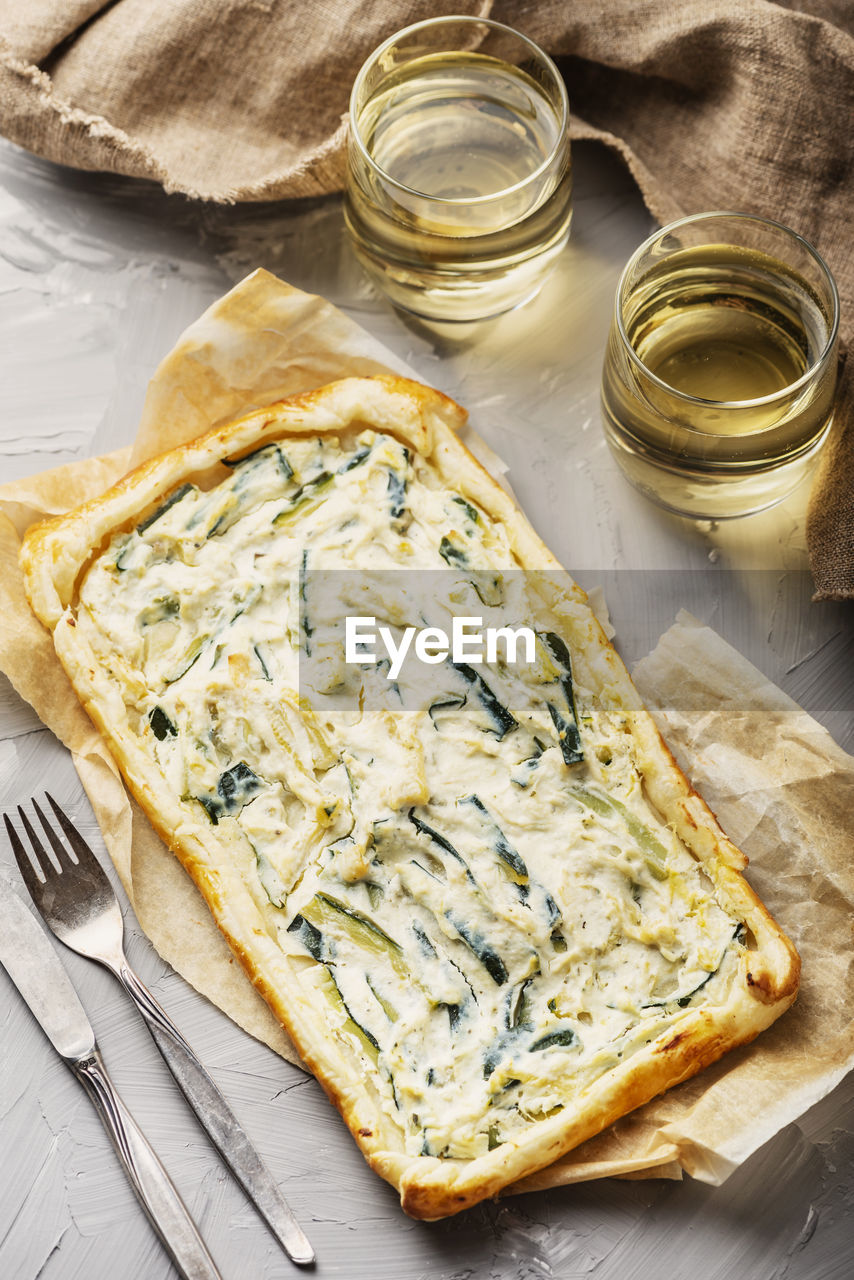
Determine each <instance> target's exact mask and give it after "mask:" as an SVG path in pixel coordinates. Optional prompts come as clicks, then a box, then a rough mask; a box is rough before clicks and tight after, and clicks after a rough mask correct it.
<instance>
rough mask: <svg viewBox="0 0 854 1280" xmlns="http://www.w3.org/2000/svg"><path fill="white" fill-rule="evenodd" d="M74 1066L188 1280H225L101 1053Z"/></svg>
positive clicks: (143, 1202) (141, 1199)
mask: <svg viewBox="0 0 854 1280" xmlns="http://www.w3.org/2000/svg"><path fill="white" fill-rule="evenodd" d="M69 1065H70V1066H71V1070H72V1071H73V1072H74V1074H75V1075H76V1077H77V1079H78V1080H79V1081H80V1083H81V1084H82V1085H83V1088H84V1089H85V1090H86V1092H87V1093H88V1095H89V1097H90V1098H91V1099H92V1102H93V1103H94V1105H95V1110H96V1111H97V1112H98V1115H99V1117H100V1120H101V1123H102V1124H103V1126H104V1128H105V1129H106V1131H107V1133H108V1135H109V1137H110V1141H111V1142H112V1144H113V1146H114V1147H115V1149H116V1152H117V1154H118V1157H119V1159H120V1160H121V1162H122V1164H123V1165H124V1168H125V1172H126V1173H127V1176H128V1178H129V1179H130V1182H131V1185H132V1186H133V1189H134V1191H135V1192H136V1195H137V1198H138V1200H139V1202H140V1204H141V1205H142V1207H143V1209H144V1210H145V1212H146V1214H147V1216H148V1218H149V1220H150V1222H151V1225H152V1226H153V1227H154V1230H155V1231H156V1232H157V1234H158V1235H159V1237H160V1239H161V1240H162V1241H163V1244H164V1246H165V1248H166V1251H167V1252H168V1254H169V1256H170V1257H171V1258H172V1261H173V1262H174V1263H175V1266H176V1267H177V1268H178V1271H179V1272H180V1273H181V1275H182V1276H183V1277H184V1280H222V1276H221V1275H220V1273H219V1271H218V1270H217V1267H216V1264H215V1262H214V1260H213V1258H212V1257H211V1256H210V1254H209V1253H208V1251H207V1249H206V1248H205V1245H204V1241H203V1240H202V1238H201V1236H200V1235H199V1233H198V1231H197V1230H196V1227H195V1224H194V1222H193V1220H192V1218H191V1217H190V1215H189V1213H188V1212H187V1209H186V1207H185V1205H184V1202H183V1201H182V1199H181V1197H180V1196H179V1194H178V1192H177V1190H176V1189H175V1186H174V1185H173V1183H172V1181H171V1179H170V1177H169V1175H168V1173H167V1172H166V1170H165V1169H164V1168H163V1165H162V1164H161V1163H160V1161H159V1160H158V1159H157V1156H156V1155H155V1154H154V1152H153V1151H152V1149H151V1147H150V1146H149V1145H148V1142H147V1141H146V1139H145V1137H144V1136H143V1133H142V1131H141V1129H140V1128H139V1126H138V1125H137V1123H136V1121H135V1120H134V1118H133V1116H132V1115H131V1114H130V1112H129V1111H128V1109H127V1107H126V1106H125V1104H124V1103H123V1102H122V1100H121V1098H120V1097H119V1095H118V1093H117V1092H116V1090H115V1087H114V1085H113V1082H112V1080H111V1079H110V1077H109V1076H108V1074H107V1069H106V1067H105V1066H104V1063H103V1061H102V1059H101V1055H100V1053H99V1052H98V1050H97V1049H95V1050H93V1052H92V1053H91V1054H87V1055H86V1057H85V1058H80V1059H77V1060H76V1061H73V1062H71V1063H70V1064H69Z"/></svg>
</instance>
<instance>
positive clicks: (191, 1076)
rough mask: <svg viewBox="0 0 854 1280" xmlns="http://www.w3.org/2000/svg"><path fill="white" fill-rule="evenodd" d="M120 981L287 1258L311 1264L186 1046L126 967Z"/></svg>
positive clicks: (256, 1160)
mask: <svg viewBox="0 0 854 1280" xmlns="http://www.w3.org/2000/svg"><path fill="white" fill-rule="evenodd" d="M118 978H119V980H120V982H121V983H122V985H123V986H124V988H125V990H126V991H127V992H128V994H129V995H130V997H131V998H132V999H133V1000H134V1002H135V1003H136V1006H137V1008H138V1009H139V1011H140V1013H141V1014H142V1016H143V1017H144V1018H145V1021H146V1023H147V1025H148V1029H149V1031H150V1032H151V1035H152V1038H153V1040H154V1043H155V1044H156V1045H157V1047H158V1049H159V1050H160V1052H161V1053H162V1055H163V1057H164V1059H165V1061H166V1065H167V1066H168V1067H169V1070H170V1071H171V1072H172V1074H173V1076H174V1077H175V1079H176V1081H177V1083H178V1087H179V1088H180V1090H181V1092H182V1093H183V1095H184V1097H185V1098H186V1099H187V1101H188V1102H189V1104H190V1106H191V1107H192V1108H193V1110H194V1111H195V1113H196V1116H197V1117H198V1120H199V1123H200V1124H201V1125H202V1127H203V1128H204V1129H205V1131H206V1132H207V1134H208V1136H209V1137H210V1139H211V1141H212V1142H213V1144H214V1146H215V1147H216V1148H217V1150H218V1151H219V1152H220V1153H221V1154H222V1156H223V1158H224V1159H225V1160H226V1162H227V1164H228V1166H229V1168H230V1169H231V1171H232V1173H233V1174H234V1176H235V1178H236V1179H237V1181H238V1182H239V1183H240V1185H241V1186H242V1187H243V1190H244V1191H245V1192H246V1194H247V1196H248V1197H249V1199H250V1200H251V1201H252V1203H253V1204H254V1205H255V1207H256V1208H257V1209H258V1212H259V1213H260V1214H261V1216H262V1217H263V1218H264V1220H265V1222H266V1223H267V1225H268V1226H269V1228H270V1230H271V1231H272V1232H273V1235H274V1236H275V1237H276V1239H277V1240H278V1241H279V1243H280V1244H281V1246H282V1248H283V1249H284V1250H285V1252H286V1253H287V1255H288V1257H289V1258H290V1259H291V1261H292V1262H297V1263H300V1264H301V1265H303V1266H304V1265H307V1264H308V1263H311V1262H313V1261H314V1250H313V1249H312V1247H311V1245H310V1244H309V1242H308V1239H307V1238H306V1236H305V1234H304V1233H303V1230H302V1228H301V1227H300V1225H299V1223H298V1222H297V1220H296V1218H295V1217H294V1215H293V1213H292V1212H291V1209H290V1207H289V1205H288V1203H287V1201H286V1200H285V1198H284V1196H283V1195H282V1193H281V1191H280V1190H279V1187H278V1184H277V1183H276V1181H275V1180H274V1178H273V1176H272V1174H271V1173H270V1171H269V1170H268V1169H267V1167H266V1165H265V1164H264V1163H263V1161H262V1160H261V1157H260V1156H259V1154H258V1152H257V1151H256V1150H255V1148H254V1147H253V1145H252V1143H251V1142H250V1140H249V1138H248V1136H247V1134H246V1133H245V1132H244V1130H243V1128H242V1126H241V1124H240V1121H239V1120H238V1119H237V1116H236V1115H235V1114H234V1112H233V1111H232V1110H231V1108H230V1107H229V1105H228V1103H227V1102H226V1100H225V1098H224V1097H223V1095H222V1093H221V1092H220V1091H219V1089H218V1088H217V1086H216V1085H215V1084H214V1082H213V1080H212V1079H211V1077H210V1076H209V1075H208V1073H207V1071H206V1070H205V1068H204V1067H203V1066H202V1064H201V1062H200V1061H199V1059H198V1058H197V1057H196V1055H195V1053H194V1052H193V1050H192V1049H191V1047H190V1045H189V1044H188V1043H187V1041H186V1040H185V1039H184V1037H183V1036H182V1035H181V1032H180V1031H179V1030H178V1028H177V1027H176V1026H175V1024H174V1022H173V1021H172V1019H171V1018H170V1017H169V1015H168V1014H167V1013H166V1012H165V1010H164V1009H162V1008H161V1007H160V1005H159V1004H158V1003H157V1001H156V1000H155V998H154V996H153V995H152V994H151V992H150V991H149V990H148V987H146V985H145V983H144V982H143V981H142V979H141V978H139V977H138V976H137V974H136V973H134V971H133V969H131V967H130V965H128V964H123V965H122V966H121V968H120V969H119V970H118Z"/></svg>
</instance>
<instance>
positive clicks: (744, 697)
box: [0, 271, 854, 1189]
mask: <svg viewBox="0 0 854 1280" xmlns="http://www.w3.org/2000/svg"><path fill="white" fill-rule="evenodd" d="M389 368H391V369H392V370H393V371H394V372H400V371H401V369H400V365H399V363H398V362H397V361H395V359H394V357H392V356H391V355H390V354H389V353H388V352H386V351H384V349H383V348H382V347H381V346H380V345H379V344H378V343H377V342H376V341H375V340H374V339H372V338H371V337H370V336H369V335H368V334H366V333H364V331H363V330H361V329H359V328H358V326H356V325H355V324H353V323H352V321H350V320H348V319H347V318H346V317H345V316H343V315H342V314H341V313H340V312H338V311H336V310H335V308H334V307H332V306H330V305H329V304H328V303H326V302H324V301H323V300H322V299H320V298H315V297H310V296H308V295H306V294H304V293H300V292H299V291H298V290H295V289H291V288H289V287H288V286H287V285H285V284H282V282H281V281H278V280H276V279H275V277H273V276H270V275H269V274H267V273H266V272H263V271H258V272H255V273H254V274H253V275H251V276H250V277H248V278H247V279H246V280H244V281H243V282H242V283H241V284H240V285H238V286H237V287H236V288H235V289H233V290H232V291H231V292H230V293H229V294H228V295H226V297H225V298H223V299H221V300H220V301H219V302H218V303H216V304H215V305H214V306H213V307H211V308H210V309H209V310H208V311H207V312H206V313H205V314H204V315H203V316H202V317H201V319H200V320H198V321H197V322H196V323H195V324H194V325H192V326H191V327H190V329H189V330H188V331H187V332H186V333H185V334H184V335H183V337H182V338H181V339H180V341H179V342H178V344H177V345H176V347H175V349H174V350H173V351H172V352H171V353H170V355H168V356H167V357H166V359H165V360H164V362H163V363H162V365H161V366H160V368H159V369H158V370H157V372H156V374H155V376H154V379H153V381H152V383H151V386H150V389H149V394H148V397H147V400H146V405H145V410H144V413H143V420H142V423H141V424H140V429H139V432H138V434H137V438H136V442H135V444H134V448H133V458H134V459H135V460H136V461H139V460H141V459H143V458H147V457H150V456H151V455H152V454H154V453H156V452H158V451H159V450H161V449H163V448H165V447H166V446H167V445H175V444H178V443H180V442H181V441H182V440H186V439H189V438H191V437H192V436H194V435H197V434H198V433H199V432H201V431H203V430H205V429H206V428H208V427H212V426H214V425H215V424H216V423H218V422H221V421H222V420H223V419H224V418H226V417H228V416H229V415H230V414H233V413H234V412H235V411H236V410H237V409H239V408H243V407H247V406H248V404H249V403H250V402H251V403H254V404H258V405H261V404H267V403H270V402H271V401H272V400H273V399H275V398H276V397H278V396H282V395H284V394H286V393H287V392H289V391H297V390H305V389H307V388H309V387H311V386H317V385H319V384H320V383H322V382H325V381H327V380H329V379H330V378H334V377H336V376H344V375H346V374H351V373H361V374H370V373H377V372H384V371H387V370H388V369H389ZM466 443H471V442H470V440H469V439H467V440H466ZM485 460H486V461H487V465H489V463H488V455H486V459H485ZM130 462H131V455H130V452H129V451H128V450H123V451H122V452H121V453H120V454H114V455H112V456H111V457H109V458H104V459H94V460H88V461H85V462H78V463H73V464H71V465H70V466H66V467H62V468H60V469H59V470H58V471H54V472H46V473H44V474H43V475H40V476H35V477H32V478H31V479H30V480H26V481H21V482H19V483H16V484H14V485H6V486H3V487H2V488H0V614H2V617H3V626H2V627H0V670H3V671H5V672H6V674H7V675H8V676H9V677H10V679H11V680H12V682H13V683H14V685H15V687H16V688H17V689H18V691H19V692H20V693H21V694H22V695H23V697H25V698H26V699H27V700H28V701H29V702H30V703H31V704H32V705H33V706H34V707H35V709H36V711H37V712H38V714H39V715H40V716H41V718H42V720H43V721H44V722H45V724H47V725H48V726H49V727H50V728H51V729H52V730H53V731H54V733H56V735H57V736H58V737H59V738H60V739H61V740H62V741H63V742H64V743H65V744H66V745H67V746H68V747H69V748H70V749H71V750H72V751H73V752H74V755H75V763H76V765H77V769H78V772H79V774H80V777H81V779H82V781H83V784H84V786H85V788H86V790H87V793H88V795H89V798H90V800H91V801H92V805H93V808H94V810H95V813H96V815H97V817H98V821H99V824H100V826H101V829H102V831H103V833H104V837H105V840H106V842H107V846H108V848H109V850H110V854H111V856H112V858H113V860H114V862H115V864H116V867H117V869H118V871H119V874H120V876H121V878H122V881H123V884H124V886H125V888H126V890H127V892H128V895H129V896H130V898H131V901H132V903H133V906H134V910H135V912H136V915H137V918H138V920H139V922H140V925H141V926H142V928H143V929H144V930H145V932H146V933H147V934H148V936H149V937H150V938H151V940H152V941H153V942H154V944H155V946H156V947H157V949H158V951H159V952H160V954H161V955H162V956H163V957H164V958H165V959H166V960H168V961H169V962H170V963H171V964H172V965H173V966H174V967H175V968H176V969H177V970H178V971H179V972H180V973H182V974H183V975H184V976H185V977H186V978H187V979H188V980H189V981H190V982H191V983H193V985H194V986H195V987H196V988H197V989H198V990H199V991H201V992H203V993H204V994H205V995H206V996H208V998H209V999H211V1000H212V1001H214V1002H215V1003H216V1004H217V1005H218V1006H219V1007H220V1008H222V1009H224V1010H225V1012H226V1013H228V1014H229V1016H230V1017H232V1018H233V1019H234V1020H235V1021H236V1022H237V1023H239V1024H240V1025H241V1026H243V1027H244V1028H246V1029H247V1030H248V1031H250V1032H251V1033H252V1034H253V1035H255V1036H257V1037H258V1038H259V1039H261V1040H264V1041H265V1042H266V1043H268V1044H270V1045H271V1046H272V1047H273V1048H274V1049H276V1050H277V1051H278V1052H279V1053H281V1054H282V1055H283V1056H284V1057H287V1058H290V1059H291V1060H293V1058H294V1053H293V1049H292V1047H291V1045H290V1042H289V1041H288V1040H287V1037H286V1036H285V1034H284V1032H283V1031H282V1028H281V1027H280V1026H279V1025H278V1023H277V1022H276V1021H275V1019H274V1018H273V1016H272V1014H271V1013H270V1011H269V1010H268V1009H267V1007H266V1005H264V1004H263V1002H262V1001H261V999H260V997H259V996H258V994H257V992H256V991H255V990H254V988H253V987H252V985H251V983H250V982H249V981H248V979H247V978H245V976H244V974H243V972H242V970H241V969H240V967H239V965H238V964H237V963H236V962H235V961H234V959H233V957H232V956H231V955H230V953H229V951H228V949H227V947H226V945H225V943H224V941H223V939H222V938H221V936H220V934H219V933H218V931H217V929H216V928H215V926H214V924H213V921H212V919H211V917H210V916H209V914H208V912H207V908H206V907H205V905H204V903H203V902H202V900H201V898H200V896H199V894H198V893H197V892H196V890H195V888H194V886H193V884H192V883H191V881H190V880H189V878H188V877H187V876H186V875H185V874H184V872H183V870H182V868H181V867H180V865H179V864H178V862H177V860H176V859H175V858H173V857H172V855H171V854H170V853H169V852H168V851H167V849H166V848H165V847H164V845H163V844H162V843H161V842H160V840H159V839H158V838H157V836H156V835H155V834H154V832H153V831H152V829H151V827H150V826H149V824H148V822H147V820H146V818H145V817H144V815H143V814H142V812H141V811H140V810H139V808H138V807H137V806H136V805H133V804H131V803H130V802H129V801H128V799H127V796H126V795H125V792H124V789H123V787H122V785H121V782H120V780H119V776H118V770H117V769H116V766H115V764H114V762H113V761H112V758H111V757H110V755H109V752H108V751H107V748H106V745H105V744H104V742H103V740H102V739H101V738H100V735H99V734H98V733H97V732H96V731H95V729H94V728H93V726H92V724H91V723H90V722H89V720H88V719H87V717H86V715H85V714H84V712H83V711H82V709H81V708H80V706H79V704H78V702H77V699H76V697H75V696H74V694H73V692H72V690H71V687H70V685H69V683H68V680H67V678H66V676H65V674H64V672H63V670H62V668H61V667H60V665H59V663H58V660H57V658H56V656H55V654H54V651H53V645H52V642H51V639H50V636H49V635H48V633H47V632H46V631H45V630H44V628H42V627H41V626H40V625H39V624H38V623H37V622H36V620H35V618H34V617H33V615H32V614H31V613H30V611H29V608H28V607H27V604H26V600H25V598H24V594H23V584H22V579H21V574H20V571H19V569H18V564H17V550H18V547H19V545H20V537H21V535H22V534H23V532H24V530H25V529H26V527H27V526H28V525H29V524H30V523H31V522H32V521H33V520H34V519H37V518H38V517H39V516H40V515H42V514H51V513H57V512H60V511H63V510H65V509H67V508H68V507H70V506H72V505H74V504H75V503H76V502H79V501H80V500H82V499H84V498H86V497H91V496H94V495H95V494H97V493H99V492H100V491H101V490H102V489H103V488H104V487H105V485H108V484H110V483H112V482H113V481H114V480H116V479H118V477H119V476H120V475H122V474H123V473H124V471H125V470H126V469H127V467H128V466H129V464H130ZM638 674H639V676H640V687H641V691H642V693H643V695H644V696H645V698H646V699H647V700H648V702H649V705H650V708H651V710H652V711H653V712H654V713H655V714H656V715H657V716H658V717H659V719H660V722H661V723H662V725H663V728H664V730H665V733H666V734H667V736H668V737H669V740H670V743H671V746H672V747H673V748H674V749H675V750H676V751H677V752H679V753H680V756H681V759H682V763H683V765H684V767H685V768H686V769H687V770H688V772H689V773H692V774H693V775H694V777H695V778H696V780H697V781H698V782H699V783H700V784H701V786H702V789H703V790H704V791H705V794H706V798H707V799H708V800H709V801H710V803H711V804H712V807H713V808H714V809H715V810H716V811H717V812H718V814H719V816H720V818H721V819H722V820H723V822H724V825H725V826H726V825H729V827H730V831H731V834H732V835H733V836H734V837H735V838H736V839H737V840H740V841H741V843H742V846H743V848H744V849H745V851H746V852H747V853H748V854H749V855H750V856H751V859H752V867H751V871H750V873H749V877H750V879H751V881H752V882H753V883H754V885H755V887H756V888H757V889H758V890H759V892H760V894H761V896H762V897H763V898H764V900H765V902H766V903H767V905H768V906H769V908H770V910H771V911H772V913H773V914H774V915H776V916H777V918H778V919H779V920H780V922H781V924H782V925H783V927H784V928H785V929H786V930H787V931H788V932H789V933H790V935H791V936H792V938H793V940H794V941H795V943H796V945H797V946H798V947H799V949H800V951H801V955H802V960H803V984H802V989H801V995H800V996H799V998H798V1001H797V1003H796V1004H795V1006H794V1008H793V1009H791V1010H790V1011H789V1012H788V1013H787V1014H785V1015H784V1017H783V1018H781V1019H780V1020H779V1022H777V1023H775V1025H774V1026H773V1027H772V1028H771V1029H770V1030H769V1031H767V1032H765V1033H763V1035H762V1036H761V1037H760V1038H759V1040H757V1041H756V1042H755V1044H753V1045H751V1046H748V1047H746V1048H744V1049H739V1050H736V1051H735V1052H734V1053H731V1054H729V1055H727V1057H726V1058H725V1059H724V1060H723V1061H722V1062H720V1063H717V1064H715V1065H714V1066H713V1067H711V1068H709V1069H708V1070H706V1071H704V1072H703V1073H702V1074H701V1075H700V1076H698V1077H697V1078H696V1079H694V1080H691V1081H688V1082H687V1083H686V1084H684V1085H681V1086H680V1087H679V1088H677V1089H674V1090H671V1092H670V1093H668V1094H667V1095H665V1097H663V1098H661V1099H657V1100H655V1101H653V1102H651V1103H649V1104H648V1105H647V1106H645V1107H643V1108H642V1109H641V1110H639V1111H637V1112H635V1113H634V1114H633V1115H631V1116H628V1117H626V1118H625V1119H624V1120H621V1121H620V1122H619V1123H618V1124H616V1125H614V1126H612V1127H611V1128H609V1129H608V1130H607V1131H606V1132H604V1133H602V1134H601V1135H599V1137H597V1138H595V1139H593V1140H591V1141H590V1142H587V1143H585V1144H583V1145H582V1146H581V1147H579V1148H578V1149H577V1150H575V1151H573V1152H571V1153H570V1154H569V1155H568V1156H566V1157H564V1159H562V1160H560V1161H558V1162H557V1163H556V1164H554V1165H552V1166H550V1168H549V1169H547V1170H544V1171H543V1172H541V1173H539V1174H537V1175H536V1176H535V1177H534V1178H532V1179H529V1180H527V1181H526V1182H525V1184H524V1186H523V1187H522V1188H519V1189H532V1188H536V1187H545V1186H555V1185H558V1184H561V1183H568V1182H577V1181H580V1180H583V1179H589V1178H596V1177H602V1176H606V1175H609V1174H624V1175H632V1176H638V1175H643V1174H644V1173H647V1174H648V1173H650V1172H652V1173H654V1174H655V1175H657V1176H670V1177H678V1176H680V1173H681V1171H682V1170H683V1169H685V1170H688V1171H689V1172H690V1173H692V1174H694V1175H695V1176H697V1177H699V1178H702V1179H704V1180H705V1181H709V1182H718V1181H721V1180H722V1179H723V1178H724V1177H725V1176H726V1175H727V1173H729V1172H730V1171H731V1169H732V1168H733V1167H735V1166H736V1165H737V1164H738V1163H739V1162H740V1161H741V1160H743V1159H744V1158H745V1157H746V1156H747V1155H749V1154H750V1152H751V1151H753V1150H755V1149H756V1147H757V1146H759V1145H760V1144H761V1143H762V1142H764V1141H766V1140H767V1139H769V1138H770V1137H771V1136H772V1135H773V1134H774V1133H775V1132H776V1131H777V1130H778V1129H779V1128H780V1127H782V1126H783V1125H784V1124H787V1123H789V1122H790V1121H792V1120H794V1119H795V1118H796V1117H797V1116H798V1115H799V1114H800V1113H801V1112H802V1111H803V1110H805V1109H806V1108H807V1107H808V1106H810V1105H811V1104H812V1103H813V1102H815V1101H817V1100H818V1099H819V1098H820V1097H822V1096H823V1094H825V1093H826V1092H827V1091H828V1090H829V1089H831V1088H832V1087H833V1085H834V1084H835V1083H836V1082H837V1081H838V1080H839V1079H841V1077H842V1076H843V1075H844V1074H845V1072H846V1071H847V1070H848V1069H850V1067H851V1066H852V1065H854V1035H852V1026H854V987H853V986H852V983H851V981H850V976H849V970H850V969H851V966H852V960H854V946H852V926H851V921H852V919H854V832H852V827H851V813H852V811H854V760H852V759H851V758H850V757H849V756H847V755H845V753H844V752H842V751H841V750H840V749H839V748H838V747H836V746H835V744H834V743H833V742H832V741H831V739H830V738H829V737H828V735H827V734H826V733H825V731H824V730H823V729H821V728H820V726H818V725H817V724H815V722H814V721H812V720H810V719H809V717H808V716H806V715H805V713H804V712H802V711H801V710H800V709H799V708H798V707H797V706H796V705H795V704H794V703H793V702H791V701H790V700H789V699H788V698H786V697H785V695H783V694H781V693H780V692H779V690H777V689H775V688H774V687H773V686H772V685H769V684H768V683H767V682H766V681H764V680H763V679H762V677H761V676H760V674H759V672H757V671H756V670H755V669H754V668H752V667H751V666H750V665H749V664H748V663H747V662H745V661H744V660H743V659H741V658H739V656H738V655H737V654H736V653H735V652H734V651H733V650H731V649H730V648H729V647H728V646H727V645H725V644H724V643H723V641H721V640H720V639H719V638H718V637H717V636H715V635H714V633H713V632H710V631H708V630H707V629H706V628H702V627H699V626H697V625H696V624H694V623H693V622H692V620H690V619H687V618H685V619H683V620H681V621H680V623H679V625H678V627H676V628H673V629H671V631H669V632H668V633H667V635H666V636H665V637H664V639H663V640H662V642H661V643H660V644H659V646H658V647H657V649H656V651H655V653H654V654H653V655H651V657H650V658H649V659H647V660H646V662H645V663H644V664H642V669H641V670H640V672H639V673H638ZM692 707H702V708H703V715H702V717H701V718H700V719H698V718H697V716H696V715H694V714H692V711H691V708H692ZM745 707H748V708H750V711H749V713H746V712H745V711H744V708H745ZM757 1099H761V1102H762V1105H761V1107H758V1106H757V1105H756V1100H757Z"/></svg>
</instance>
